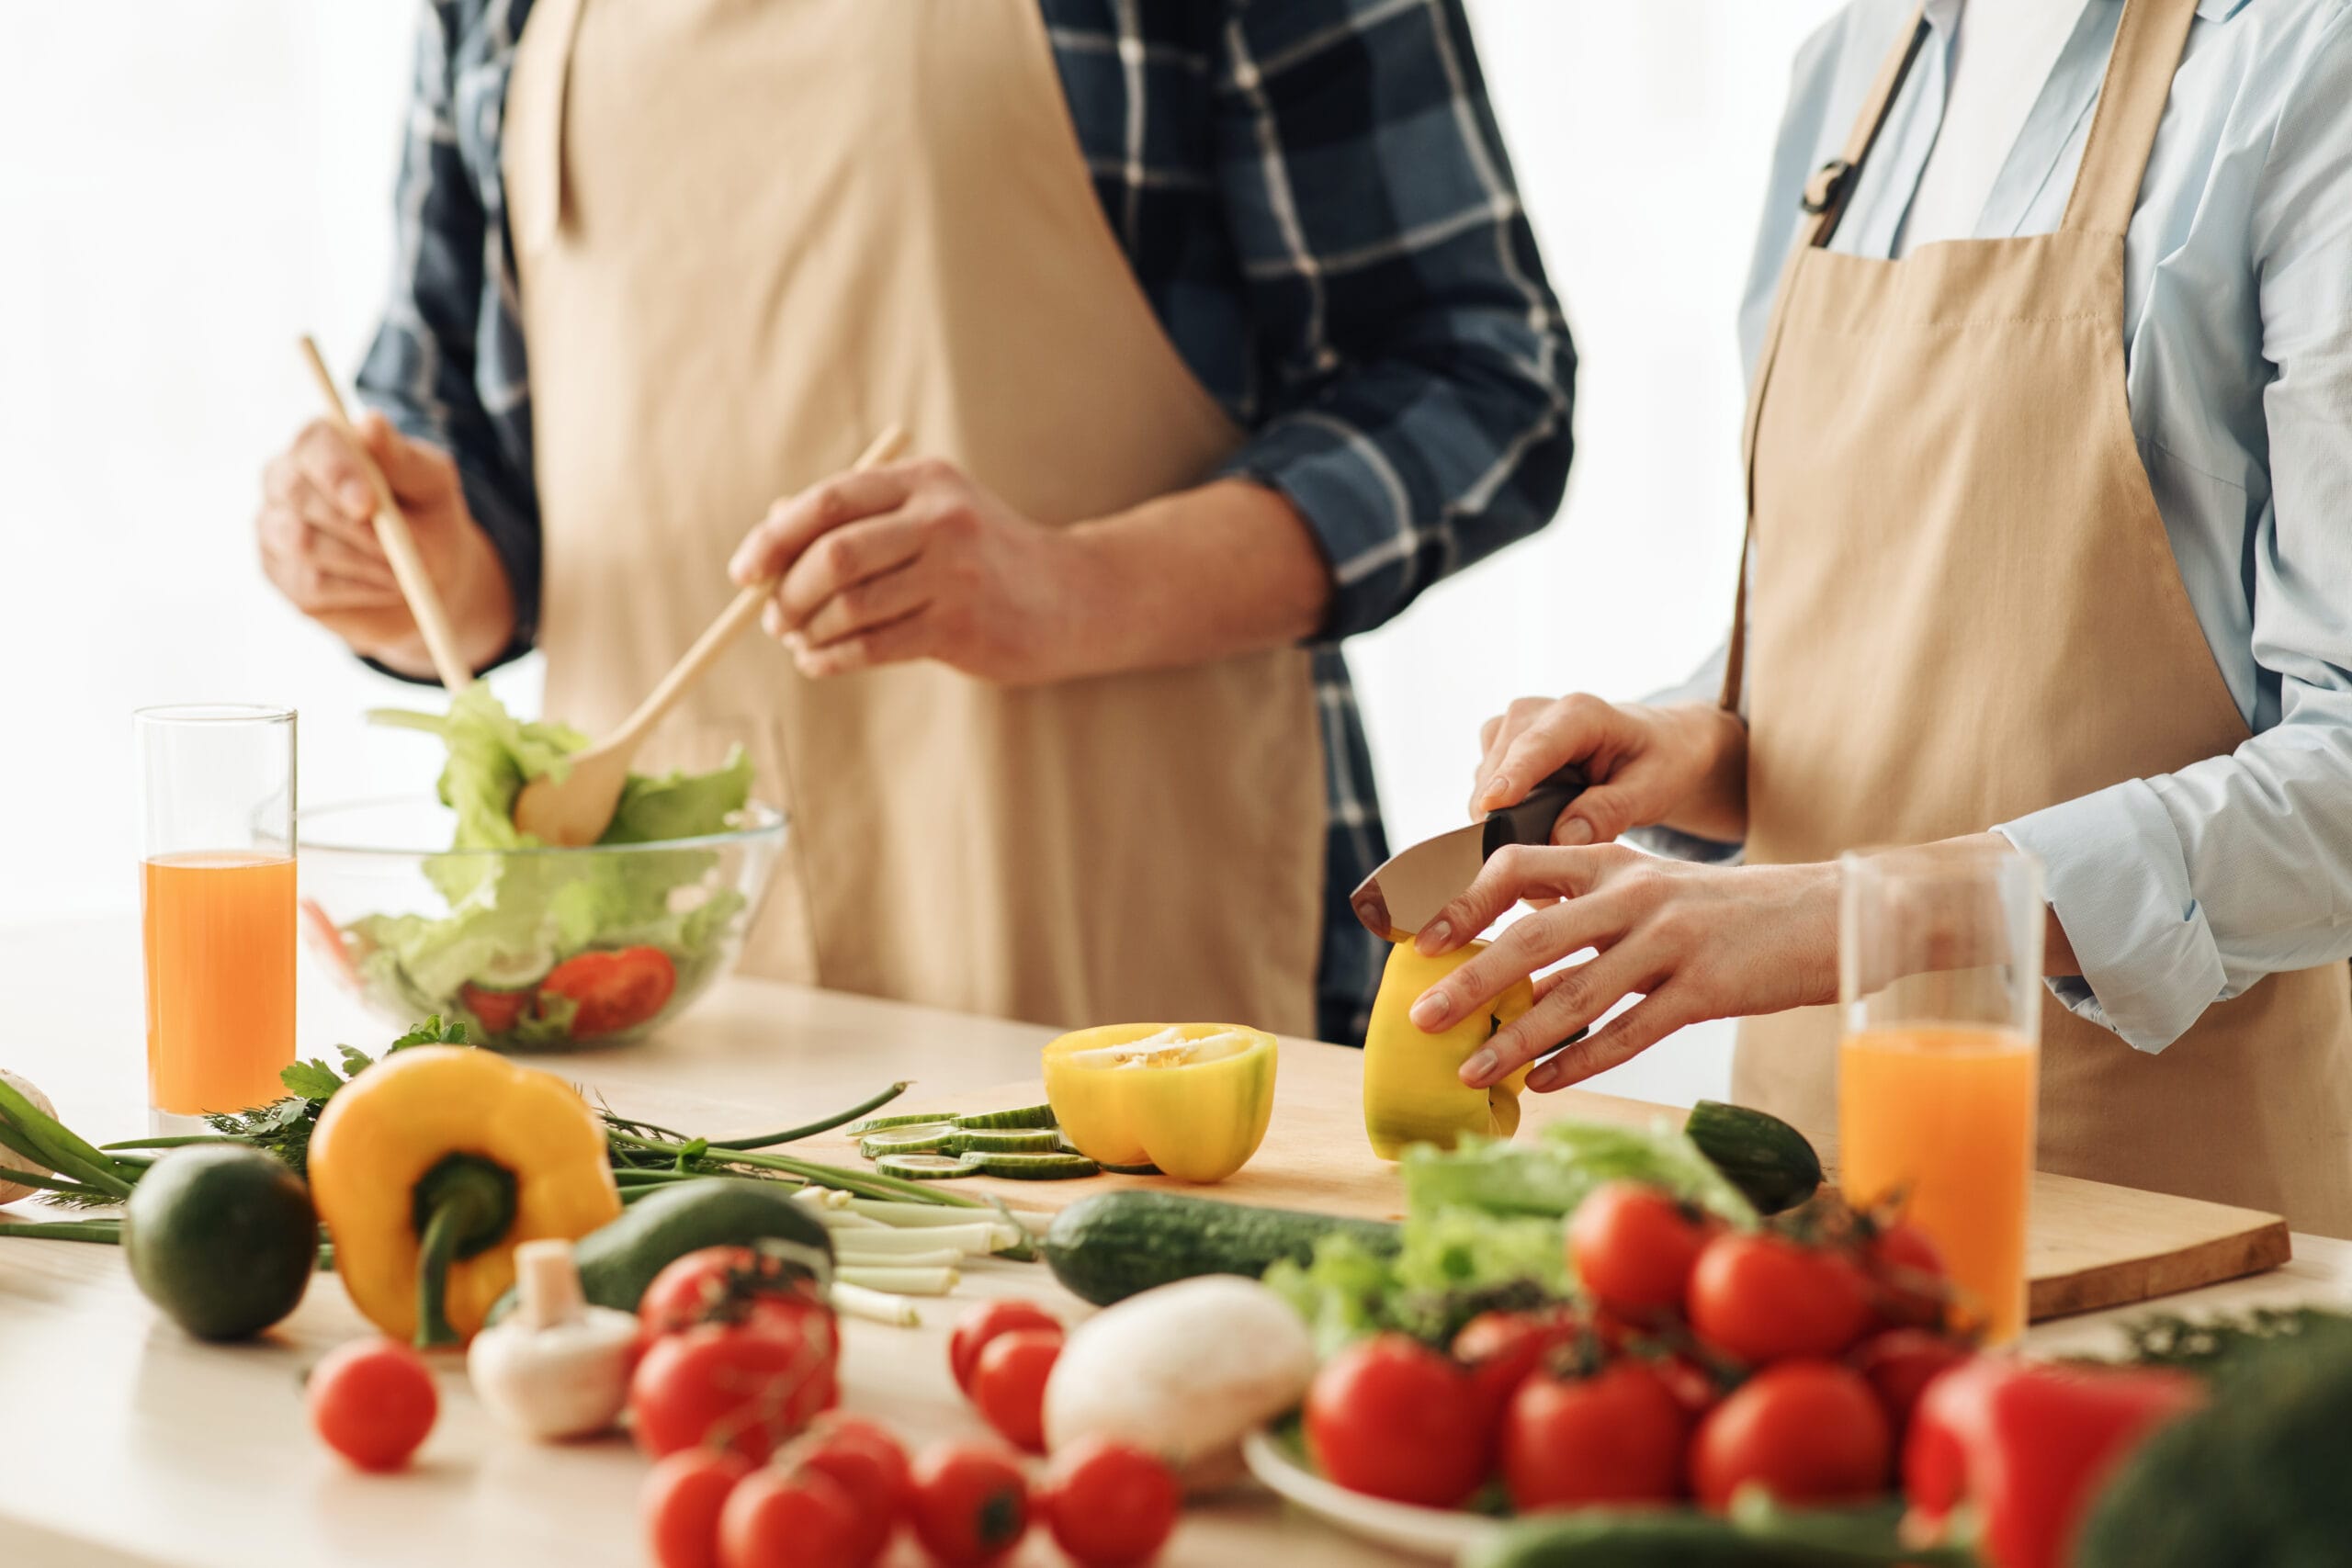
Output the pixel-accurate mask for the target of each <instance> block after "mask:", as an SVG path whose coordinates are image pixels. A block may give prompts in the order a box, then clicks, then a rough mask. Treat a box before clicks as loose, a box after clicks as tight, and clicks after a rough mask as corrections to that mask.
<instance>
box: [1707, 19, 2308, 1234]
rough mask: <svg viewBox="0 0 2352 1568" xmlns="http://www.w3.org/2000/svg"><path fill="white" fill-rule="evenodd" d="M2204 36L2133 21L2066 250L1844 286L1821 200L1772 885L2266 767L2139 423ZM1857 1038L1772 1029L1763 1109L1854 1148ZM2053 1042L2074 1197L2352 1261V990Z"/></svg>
mask: <svg viewBox="0 0 2352 1568" xmlns="http://www.w3.org/2000/svg"><path fill="white" fill-rule="evenodd" d="M2195 9H2196V4H2195V0H2130V3H2129V4H2128V5H2127V6H2125V9H2124V13H2123V17H2122V22H2121V26H2120V31H2119V33H2118V34H2117V38H2116V42H2115V49H2114V54H2113V57H2112V59H2111V61H2110V62H2109V67H2108V73H2107V79H2106V85H2105V86H2104V87H2103V88H2102V89H2101V92H2100V96H2099V102H2098V114H2097V118H2096V119H2095V121H2094V124H2093V127H2092V130H2091V134H2090V139H2089V142H2088V144H2087V146H2086V150H2085V152H2084V155H2083V164H2082V172H2081V175H2080V176H2079V178H2078V179H2077V182H2076V184H2075V191H2074V195H2073V197H2072V199H2071V201H2070V202H2069V204H2068V206H2067V209H2066V215H2065V220H2064V224H2063V226H2062V227H2061V228H2060V229H2059V230H2058V231H2057V232H2055V233H2052V234H2044V235H2036V236H2032V237H2029V238H2017V239H2005V240H1969V241H1962V242H1959V243H1945V244H1931V245H1927V246H1923V247H1922V248H1920V249H1919V250H1918V251H1917V252H1916V253H1915V254H1912V255H1911V256H1910V257H1908V258H1907V259H1905V260H1902V261H1882V260H1871V259H1865V258H1862V257H1859V256H1853V255H1846V254H1838V253H1836V252H1833V251H1830V250H1829V249H1827V248H1826V242H1827V239H1828V236H1829V233H1830V231H1831V230H1832V228H1833V227H1834V226H1835V223H1836V220H1837V217H1838V209H1839V207H1840V206H1841V205H1842V203H1841V201H1840V200H1838V199H1837V197H1838V195H1839V194H1842V193H1834V192H1831V191H1829V190H1827V189H1826V182H1825V183H1824V184H1817V185H1816V187H1815V197H1816V199H1819V198H1820V197H1823V196H1825V195H1827V196H1830V197H1831V199H1830V200H1829V201H1828V203H1827V209H1826V210H1825V211H1824V212H1822V213H1820V214H1819V215H1818V216H1817V217H1816V218H1815V220H1813V221H1812V222H1811V223H1810V224H1809V225H1808V226H1807V228H1806V230H1805V231H1804V233H1803V234H1802V236H1801V238H1800V241H1799V243H1798V246H1797V248H1796V250H1795V252H1794V253H1793V254H1792V256H1791V258H1790V261H1789V263H1788V267H1787V270H1786V272H1785V273H1784V274H1783V276H1782V278H1781V292H1780V299H1779V302H1778V304H1777V306H1776V308H1775V310H1774V315H1773V321H1772V325H1771V327H1770V333H1769V337H1768V342H1767V346H1766V349H1765V353H1764V355H1763V358H1762V360H1761V362H1760V363H1759V365H1758V368H1757V372H1756V382H1755V386H1754V389H1753V391H1752V394H1751V401H1750V407H1749V412H1748V431H1747V438H1748V456H1747V460H1748V484H1749V535H1748V541H1749V550H1750V554H1751V559H1752V568H1753V572H1752V578H1751V579H1749V580H1748V581H1749V584H1750V586H1751V588H1752V592H1751V593H1750V594H1749V595H1747V596H1746V597H1745V604H1744V606H1743V612H1742V614H1741V615H1740V618H1739V619H1738V621H1736V624H1735V626H1734V629H1733V651H1732V659H1731V664H1730V670H1729V673H1728V677H1727V681H1726V701H1727V702H1736V700H1737V697H1738V694H1739V692H1740V681H1741V665H1742V660H1743V655H1744V658H1745V662H1746V667H1747V694H1748V723H1749V741H1748V747H1749V750H1748V837H1747V858H1748V859H1749V860H1750V861H1751V862H1755V863H1789V862H1810V861H1820V860H1825V859H1828V858H1830V857H1833V856H1835V855H1837V854H1838V852H1841V851H1843V850H1847V849H1849V848H1855V847H1859V846H1862V845H1868V844H1872V843H1917V842H1924V841H1928V840H1936V839H1941V838H1947V837H1951V836H1954V835H1959V834H1965V833H1974V832H1982V831H1984V830H1985V829H1987V828H1989V827H1991V826H1992V825H1993V824H1995V823H1997V822H2001V821H2005V820H2007V819H2009V818H2014V817H2017V816H2019V815H2022V814H2024V813H2027V812H2030V811H2034V810H2037V809H2040V808H2041V807H2047V806H2052V805H2055V804H2057V803H2058V802H2061V801H2064V800H2068V799H2071V798H2073V797H2075V796H2077V795H2085V794H2087V793H2090V792H2092V791H2094V790H2098V789H2101V788H2103V787H2105V786H2107V785H2109V784H2116V783H2119V782H2120V781H2122V780H2126V779H2131V778H2138V777H2144V776H2148V775H2151V774H2157V773H2169V772H2172V771H2174V770H2176V769H2178V768H2182V767H2185V766H2187V765H2188V764H2189V763H2192V762H2195V761H2199V760H2200V759H2202V758H2206V757H2212V756H2218V755H2221V754H2222V753H2225V752H2228V751H2230V750H2233V749H2234V748H2235V747H2236V746H2238V745H2239V744H2240V743H2241V742H2243V741H2244V740H2245V739H2246V737H2247V729H2246V725H2245V720H2244V718H2243V717H2242V716H2241V715H2240V714H2239V711H2238V709H2237V706H2236V705H2235V704H2234V702H2233V700H2232V699H2231V696H2230V694H2229V690H2228V688H2227V686H2226V685H2225V684H2224V683H2223V681H2222V674H2221V671H2220V670H2219V669H2218V668H2217V667H2216V665H2215V664H2214V661H2213V657H2212V652H2211V649H2210V648H2209V647H2208V646H2207V644H2206V641H2205V638H2204V635H2203V633H2202V631H2201V630H2200V629H2199V625H2198V622H2197V618H2196V615H2195V613H2194V611H2193V609H2192V608H2191V606H2190V604H2189V600H2188V592H2187V591H2186V589H2184V588H2183V586H2182V584H2181V580H2180V572H2179V569H2178V566H2177V563H2176V562H2175V560H2174V558H2173V554H2172V550H2171V547H2170V544H2169V542H2168V541H2167V539H2166V536H2165V527H2164V520H2163V518H2162V517H2161V516H2160V515H2159V514H2158V513H2157V511H2156V504H2155V500H2154V495H2153V493H2152V492H2151V491H2150V489H2149V486H2148V481H2147V477H2146V474H2145V472H2144V470H2143V468H2142V465H2141V461H2140V457H2139V451H2138V447H2137V445H2136V442H2135V439H2134V436H2133V434H2132V428H2131V415H2130V410H2129V408H2128V407H2127V405H2126V402H2125V396H2124V357H2123V336H2122V325H2123V299H2124V293H2123V254H2124V251H2123V245H2124V231H2125V229H2126V228H2127V226H2128V225H2129V223H2130V220H2131V212H2132V209H2133V208H2134V207H2135V205H2136V204H2137V201H2138V196H2139V189H2140V182H2141V176H2142V175H2143V171H2144V170H2145V167H2146V164H2147V158H2148V152H2149V148H2150V146H2151V145H2152V143H2153V142H2154V138H2155V132H2156V126H2157V123H2158V121H2159V120H2160V118H2162V115H2163V111H2164V107H2165V99H2166V97H2167V96H2168V95H2169V93H2170V90H2171V83H2172V76H2173V72H2174V70H2175V69H2176V67H2177V64H2178V62H2179V60H2180V56H2181V51H2182V48H2183V46H2184V44H2185V43H2186V40H2187V38H2188V26H2189V21H2190V18H2191V16H2192V14H2193V13H2194V11H2195ZM1911 45H1912V39H1911V38H1910V37H1908V36H1906V39H1905V40H1904V41H1903V42H1901V43H1898V45H1897V48H1896V51H1895V53H1894V56H1893V57H1892V58H1890V60H1889V61H1888V62H1887V65H1886V68H1885V69H1884V70H1883V72H1882V73H1881V75H1880V79H1879V82H1878V84H1877V85H1876V86H1875V88H1874V89H1873V91H1872V93H1871V98H1870V101H1869V102H1867V103H1866V104H1865V105H1864V106H1863V109H1862V114H1861V117H1860V120H1859V122H1858V124H1857V126H1856V129H1855V131H1854V135H1853V139H1852V141H1851V142H1850V143H1849V146H1848V148H1847V151H1846V154H1845V159H1846V162H1848V163H1849V164H1855V165H1859V164H1860V163H1861V162H1862V161H1863V159H1864V157H1865V156H1866V155H1867V153H1868V151H1869V146H1870V142H1871V139H1872V137H1873V135H1874V134H1875V130H1876V128H1877V127H1878V125H1879V124H1880V123H1881V120H1882V118H1883V111H1884V108H1885V107H1886V105H1887V104H1888V103H1889V102H1891V101H1892V96H1893V94H1894V92H1895V90H1896V89H1897V87H1898V86H1899V85H1900V82H1901V77H1902V75H1903V73H1904V72H1905V69H1906V67H1907V62H1908V59H1909V58H1910V50H1911ZM1833 167H1834V165H1833ZM1851 185H1852V182H1851V179H1850V178H1849V180H1848V181H1847V182H1845V188H1846V190H1849V191H1850V189H1851ZM1743 631H1744V632H1745V637H1746V647H1745V649H1743V648H1742V647H1741V637H1742V634H1743ZM1836 1031H1837V1021H1836V1018H1835V1010H1833V1009H1828V1008H1821V1009H1813V1010H1800V1011H1797V1012H1791V1013H1782V1014H1780V1015H1777V1016H1774V1017H1770V1018H1760V1019H1752V1020H1749V1021H1747V1022H1746V1023H1745V1024H1744V1025H1743V1027H1742V1029H1741V1032H1740V1040H1739V1049H1738V1055H1737V1057H1736V1066H1735V1069H1734V1092H1735V1094H1736V1097H1737V1098H1738V1099H1739V1100H1743V1101H1745V1102H1747V1103H1751V1104H1756V1105H1760V1106H1766V1107H1769V1108H1770V1109H1772V1110H1774V1111H1779V1112H1780V1113H1781V1114H1782V1115H1785V1116H1787V1117H1789V1118H1790V1119H1792V1120H1793V1121H1795V1122H1798V1123H1800V1124H1801V1125H1805V1126H1811V1127H1816V1128H1825V1129H1826V1128H1829V1127H1834V1126H1835V1125H1836V1093H1835V1090H1836V1063H1837V1057H1836V1051H1835V1042H1836ZM2042 1042H2043V1046H2042V1089H2041V1166H2042V1168H2044V1169H2048V1170H2055V1171H2062V1172H2065V1173H2067V1174H2071V1175H2076V1176H2085V1177H2091V1178H2096V1179H2100V1180H2105V1181H2114V1182H2120V1183H2123V1184H2126V1185H2129V1186H2133V1187H2142V1188H2153V1189H2156V1190H2163V1191H2168V1192H2178V1193H2186V1194H2190V1195H2193V1196H2197V1197H2203V1198H2211V1199H2217V1200H2221V1201H2228V1202H2233V1203H2240V1204H2245V1205H2249V1206H2252V1207H2255V1208H2259V1209H2265V1210H2268V1211H2271V1212H2274V1213H2284V1214H2285V1215H2286V1216H2287V1218H2288V1219H2289V1220H2290V1222H2292V1224H2294V1225H2295V1226H2296V1227H2297V1228H2299V1229H2302V1230H2308V1231H2317V1232H2321V1233H2324V1234H2328V1235H2347V1234H2352V990H2348V988H2347V975H2346V967H2345V966H2344V965H2343V964H2330V965H2328V966H2326V967H2324V968H2320V969H2312V970H2306V971H2303V972H2301V973H2297V974H2287V975H2278V976H2271V977H2270V978H2268V979H2266V980H2264V981H2262V982H2261V983H2260V984H2258V985H2256V986H2255V987H2252V988H2251V989H2249V990H2248V991H2247V992H2246V993H2245V995H2243V996H2241V997H2238V998H2235V999H2233V1000H2231V1001H2227V1002H2222V1003H2219V1004H2217V1005H2216V1006H2214V1007H2212V1008H2211V1009H2210V1010H2207V1012H2206V1013H2205V1015H2204V1016H2203V1017H2202V1018H2201V1019H2200V1020H2199V1021H2198V1023H2197V1024H2196V1026H2195V1027H2194V1028H2192V1029H2191V1030H2190V1031H2189V1032H2188V1033H2187V1034H2186V1035H2184V1036H2183V1037H2182V1038H2181V1039H2179V1040H2178V1041H2177V1042H2175V1043H2173V1044H2172V1045H2171V1046H2170V1047H2168V1048H2167V1049H2165V1051H2164V1052H2162V1053H2161V1054H2159V1055H2144V1054H2142V1053H2140V1052H2137V1051H2134V1050H2133V1049H2132V1048H2131V1046H2129V1045H2127V1044H2125V1043H2123V1042H2122V1041H2121V1040H2120V1039H2118V1038H2117V1037H2116V1036H2115V1035H2113V1034H2111V1033H2109V1032H2107V1031H2105V1030H2102V1029H2099V1028H2098V1027H2096V1026H2094V1025H2092V1024H2089V1023H2086V1022H2085V1021H2081V1020H2079V1019H2077V1018H2075V1016H2074V1015H2073V1014H2071V1013H2069V1012H2068V1011H2066V1010H2065V1009H2064V1008H2063V1007H2060V1006H2059V1005H2058V1004H2057V1003H2056V1002H2055V1001H2054V1000H2052V1001H2047V1002H2046V1004H2045V1006H2044V1009H2043V1015H2042Z"/></svg>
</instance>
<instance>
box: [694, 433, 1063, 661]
mask: <svg viewBox="0 0 2352 1568" xmlns="http://www.w3.org/2000/svg"><path fill="white" fill-rule="evenodd" d="M1069 534H1070V531H1069V530H1066V529H1058V528H1049V527H1046V526H1045V525H1042V524H1038V523H1034V522H1032V521H1030V520H1029V519H1028V518H1026V517H1023V516H1022V515H1021V514H1020V513H1018V512H1015V511H1014V510H1013V509H1012V507H1011V506H1009V505H1007V504H1006V503H1005V502H1003V501H1001V500H1000V499H999V498H998V497H996V496H994V495H992V494H990V493H989V491H986V490H984V489H982V488H981V487H980V486H979V485H978V484H977V483H975V482H974V481H973V480H972V479H970V478H969V477H967V475H966V474H965V473H964V471H963V470H962V469H960V468H957V467H956V466H955V465H954V464H953V463H948V462H944V461H941V460H937V459H925V460H922V461H917V462H910V463H901V464H898V465H896V466H894V467H889V468H873V469H869V470H867V471H865V472H863V473H849V474H842V475H839V476H837V477H835V478H833V479H827V480H826V481H825V482H824V483H822V484H820V485H817V486H816V487H814V488H813V489H810V490H806V491H801V492H800V493H799V494H798V495H796V496H792V497H790V498H789V499H787V500H784V501H780V502H776V504H775V506H774V507H772V508H771V509H770V510H769V512H768V514H767V516H766V517H765V518H764V519H763V520H762V522H761V523H760V525H758V526H757V527H755V528H753V529H752V532H751V533H750V535H748V536H746V537H745V538H744V540H743V542H742V544H741V545H740V546H739V547H737V548H736V551H735V558H734V559H733V561H732V562H731V563H730V564H729V571H730V572H731V573H732V574H733V576H734V579H735V581H737V582H739V583H742V584H744V585H746V586H749V585H750V584H752V583H755V582H762V581H769V580H771V579H775V578H779V577H780V578H781V579H782V581H779V582H778V583H777V585H776V590H775V598H774V600H773V601H772V602H771V603H770V604H769V605H768V607H767V610H766V613H765V615H764V618H763V621H762V625H763V626H764V627H765V628H766V630H767V633H768V635H769V636H770V637H777V638H780V639H782V641H783V642H784V644H785V646H786V648H788V649H791V651H792V656H793V659H794V661H795V662H796V663H797V664H798V666H799V667H800V671H801V672H802V673H803V674H805V675H809V676H811V677H823V676H828V675H842V674H847V673H848V672H850V671H855V670H866V669H871V668H873V667H874V666H876V665H880V664H896V663H899V662H902V661H904V660H914V659H935V660H939V661H940V662H942V663H944V664H947V665H951V666H953V667H954V668H956V669H957V670H961V671H964V672H965V673H966V674H969V675H977V676H979V677H981V678H983V679H985V680H989V681H997V682H1004V683H1007V684H1024V683H1029V682H1044V681H1057V680H1064V679H1068V678H1069V677H1070V676H1072V675H1074V674H1078V673H1081V672H1083V671H1082V666H1081V664H1080V656H1081V653H1082V649H1081V647H1080V644H1081V643H1082V641H1083V637H1082V633H1081V631H1080V626H1079V616H1080V613H1081V611H1082V609H1083V606H1084V605H1085V604H1088V603H1089V602H1090V599H1091V597H1093V594H1092V591H1091V588H1090V586H1089V584H1088V583H1087V582H1086V581H1083V574H1084V572H1085V562H1084V558H1083V556H1082V554H1081V552H1080V550H1079V549H1078V548H1077V547H1075V546H1074V544H1073V542H1072V540H1071V538H1070V536H1069Z"/></svg>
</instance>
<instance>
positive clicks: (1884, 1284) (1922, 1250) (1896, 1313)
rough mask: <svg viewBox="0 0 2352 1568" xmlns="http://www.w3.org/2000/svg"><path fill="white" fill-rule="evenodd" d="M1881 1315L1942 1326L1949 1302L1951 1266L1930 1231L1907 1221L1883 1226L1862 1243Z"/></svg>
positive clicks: (1905, 1322) (1925, 1325)
mask: <svg viewBox="0 0 2352 1568" xmlns="http://www.w3.org/2000/svg"><path fill="white" fill-rule="evenodd" d="M1862 1258H1863V1262H1864V1263H1865V1264H1866V1265H1867V1266H1868V1268H1869V1269H1870V1276H1871V1286H1872V1287H1873V1293H1874V1295H1875V1297H1876V1299H1877V1305H1878V1312H1879V1315H1880V1316H1881V1317H1883V1318H1884V1319H1886V1321H1887V1322H1889V1323H1892V1324H1895V1325H1901V1326H1908V1327H1917V1328H1937V1327H1940V1326H1942V1325H1943V1322H1944V1314H1945V1312H1946V1310H1947V1308H1948V1307H1949V1304H1950V1292H1951V1271H1950V1270H1949V1269H1946V1268H1945V1267H1944V1255H1943V1253H1942V1251H1941V1250H1940V1249H1939V1248H1938V1247H1937V1246H1936V1244H1935V1243H1934V1241H1932V1240H1930V1239H1929V1238H1928V1233H1927V1232H1926V1231H1923V1230H1921V1229H1920V1228H1919V1227H1918V1226H1917V1225H1915V1224H1908V1223H1906V1222H1904V1221H1900V1220H1898V1221H1896V1222H1895V1223H1894V1224H1891V1225H1888V1226H1886V1227H1885V1228H1884V1229H1883V1230H1881V1231H1880V1232H1879V1233H1878V1235H1875V1236H1873V1237H1871V1242H1870V1245H1869V1246H1868V1247H1865V1248H1864V1249H1863V1253H1862Z"/></svg>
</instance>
